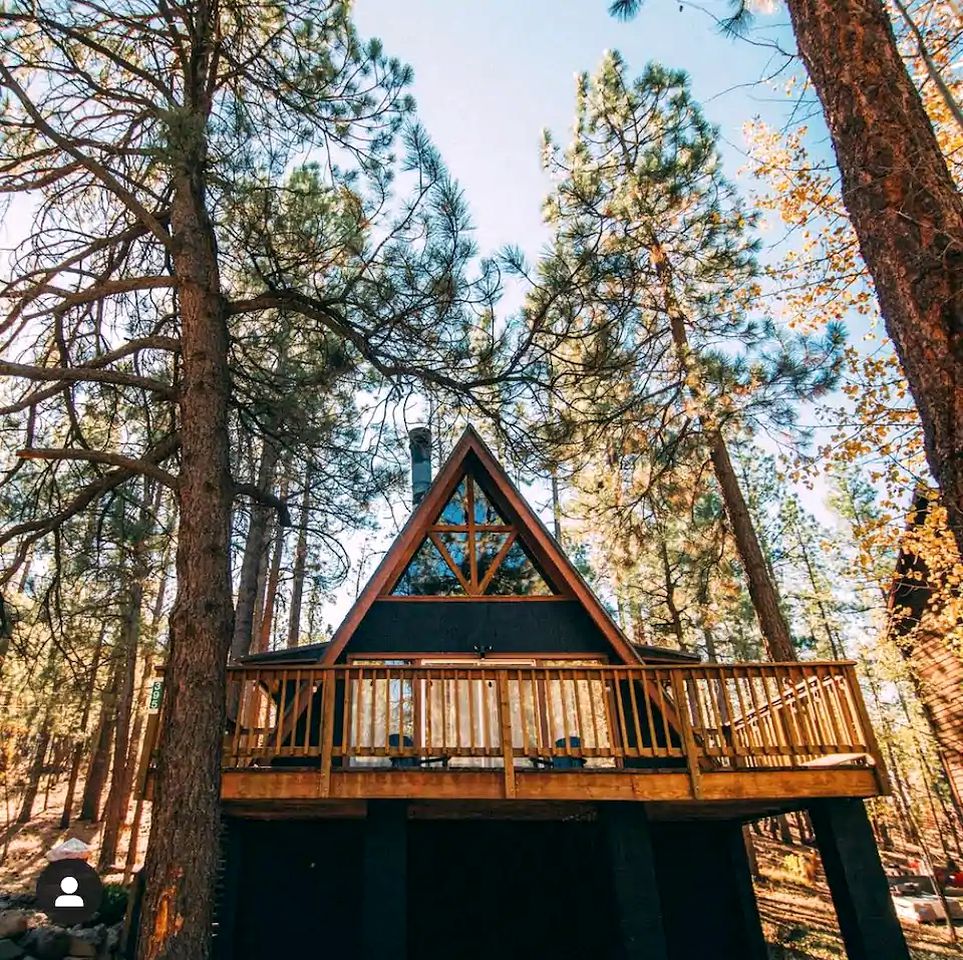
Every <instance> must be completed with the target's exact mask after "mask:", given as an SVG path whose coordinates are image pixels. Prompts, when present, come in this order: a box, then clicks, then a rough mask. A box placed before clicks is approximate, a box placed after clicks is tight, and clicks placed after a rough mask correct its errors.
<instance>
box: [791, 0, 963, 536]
mask: <svg viewBox="0 0 963 960" xmlns="http://www.w3.org/2000/svg"><path fill="white" fill-rule="evenodd" d="M788 6H789V13H790V16H791V17H792V22H793V27H794V28H795V31H796V38H797V41H798V44H799V52H800V54H801V55H802V58H803V60H804V62H805V64H806V67H807V69H808V71H809V75H810V77H811V78H812V82H813V85H814V87H815V88H816V92H817V93H818V94H819V99H820V100H821V101H822V105H823V111H824V113H825V116H826V123H827V125H828V127H829V132H830V134H831V136H832V140H833V146H834V148H835V151H836V160H837V162H838V164H839V169H840V172H841V174H842V194H843V202H844V203H845V205H846V209H847V211H848V212H849V217H850V220H851V221H852V223H853V227H854V229H855V231H856V235H857V237H858V238H859V246H860V250H861V252H862V255H863V259H864V260H865V261H866V265H867V267H868V268H869V271H870V273H871V274H872V276H873V280H874V282H875V284H876V293H877V296H878V297H879V304H880V310H881V312H882V315H883V319H884V321H885V323H886V330H887V332H888V333H889V335H890V337H891V338H892V340H893V344H894V346H895V348H896V353H897V355H898V356H899V359H900V361H901V363H902V365H903V370H904V372H905V373H906V379H907V380H908V382H909V387H910V391H911V392H912V394H913V399H914V400H915V401H916V407H917V409H918V410H919V414H920V419H921V420H922V423H923V433H924V437H925V441H926V458H927V461H928V463H929V466H930V469H931V470H932V471H933V475H934V476H935V477H936V478H937V479H938V480H939V483H940V488H941V490H942V493H943V502H944V504H945V505H946V508H947V512H948V515H949V524H950V528H951V529H952V531H953V534H954V536H955V537H956V542H957V546H958V547H959V549H960V552H961V553H963V197H961V196H960V193H959V191H958V190H957V187H956V184H955V183H954V182H953V178H952V177H951V176H950V173H949V170H948V169H947V166H946V161H945V159H944V157H943V154H942V152H941V151H940V147H939V144H938V143H937V140H936V135H935V133H934V132H933V127H932V126H931V124H930V121H929V118H928V117H927V115H926V111H925V110H924V108H923V104H922V101H921V100H920V97H919V94H918V93H917V91H916V87H915V86H914V84H913V81H912V79H911V78H910V76H909V74H908V73H907V71H906V67H905V65H904V63H903V60H902V58H901V57H900V53H899V49H898V47H897V44H896V39H895V37H894V35H893V28H892V24H891V22H890V19H889V16H888V15H887V12H886V9H885V7H884V5H883V3H882V2H881V0H788Z"/></svg>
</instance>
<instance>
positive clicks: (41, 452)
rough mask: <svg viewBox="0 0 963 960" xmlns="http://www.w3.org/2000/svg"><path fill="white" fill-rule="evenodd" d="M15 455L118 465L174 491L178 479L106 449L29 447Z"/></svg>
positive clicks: (156, 467) (146, 461)
mask: <svg viewBox="0 0 963 960" xmlns="http://www.w3.org/2000/svg"><path fill="white" fill-rule="evenodd" d="M17 456H18V457H19V458H20V459H21V460H84V461H86V462H88V463H103V464H106V465H107V466H110V467H119V468H121V469H122V470H126V471H127V472H128V473H140V474H144V475H146V476H148V477H152V478H153V479H154V480H157V481H158V482H160V483H162V484H164V486H166V487H170V489H171V490H174V491H176V490H177V488H178V480H177V477H175V476H174V475H173V474H170V473H168V472H167V471H166V470H163V469H161V468H160V467H158V466H157V465H156V464H154V463H151V462H150V461H149V460H138V459H136V458H134V457H125V456H124V455H123V454H121V453H111V452H110V451H108V450H71V449H68V448H65V447H29V448H27V449H26V450H18V451H17Z"/></svg>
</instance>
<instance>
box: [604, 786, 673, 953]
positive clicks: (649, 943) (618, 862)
mask: <svg viewBox="0 0 963 960" xmlns="http://www.w3.org/2000/svg"><path fill="white" fill-rule="evenodd" d="M598 818H599V826H600V828H601V831H602V835H603V839H604V843H605V847H606V849H607V852H608V857H609V869H610V871H611V877H612V891H613V894H614V901H615V909H616V912H617V915H618V924H619V929H620V931H621V938H620V939H621V941H622V947H623V952H622V956H623V957H624V958H625V960H668V956H669V953H668V947H667V945H666V938H665V929H664V925H663V922H662V905H661V901H660V899H659V884H658V881H657V879H656V874H655V861H654V858H653V853H652V837H651V835H650V832H649V819H648V817H647V816H646V813H645V807H644V806H643V805H642V804H641V803H633V802H631V801H627V802H612V803H602V804H600V805H599V812H598Z"/></svg>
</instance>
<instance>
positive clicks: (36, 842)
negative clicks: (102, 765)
mask: <svg viewBox="0 0 963 960" xmlns="http://www.w3.org/2000/svg"><path fill="white" fill-rule="evenodd" d="M82 789H83V784H80V785H78V787H77V798H78V800H77V803H76V804H75V807H74V810H75V811H76V810H77V808H78V807H79V797H80V793H81V790H82ZM66 793H67V785H66V782H61V783H59V784H56V785H54V786H53V787H51V789H50V791H49V794H46V795H45V794H44V792H43V791H41V792H40V793H39V794H38V796H37V800H36V802H35V804H34V815H33V818H32V819H31V820H30V821H29V823H15V822H14V821H15V820H16V817H17V812H18V811H19V809H20V802H19V801H20V797H19V796H18V795H17V794H15V793H11V794H10V795H8V796H6V797H3V796H0V893H33V886H34V881H35V880H36V877H37V875H38V874H39V873H40V871H41V870H42V869H43V867H44V866H45V864H46V862H47V860H46V854H47V851H48V850H50V848H51V847H55V846H57V844H59V843H63V842H64V841H65V840H69V839H70V838H71V837H76V838H77V839H78V840H83V842H84V843H86V844H87V845H88V846H90V847H91V855H90V862H91V864H92V865H96V863H97V855H98V853H99V852H100V834H101V829H102V824H99V823H96V824H95V823H88V822H86V821H83V820H74V821H73V822H72V823H71V824H70V826H69V827H67V828H66V829H64V828H62V827H61V826H60V815H61V813H62V812H63V806H64V799H65V797H66ZM129 832H130V831H129V830H128V829H124V831H123V832H122V833H121V837H120V843H119V851H120V853H119V856H118V863H117V864H116V865H115V866H116V869H115V870H112V871H110V872H108V873H106V874H105V875H104V877H103V879H104V880H105V881H107V882H111V883H120V882H121V881H122V880H123V870H124V867H123V864H124V860H125V858H126V856H127V836H128V833H129ZM149 832H150V805H149V804H147V805H145V807H144V816H143V818H142V824H141V829H140V841H139V845H138V850H139V852H140V858H139V861H138V863H137V866H138V867H139V866H140V865H141V863H142V862H143V856H144V851H146V849H147V837H148V834H149Z"/></svg>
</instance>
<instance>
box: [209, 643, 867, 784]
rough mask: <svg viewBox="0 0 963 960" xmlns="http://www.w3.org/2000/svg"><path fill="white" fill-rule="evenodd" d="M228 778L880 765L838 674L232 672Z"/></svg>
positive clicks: (814, 667) (450, 669) (854, 689)
mask: <svg viewBox="0 0 963 960" xmlns="http://www.w3.org/2000/svg"><path fill="white" fill-rule="evenodd" d="M228 683H229V689H228V704H229V709H228V713H229V719H228V723H227V732H226V736H225V742H224V766H225V768H227V769H245V768H250V767H264V766H273V767H278V766H282V767H315V768H318V769H320V770H321V771H322V773H323V774H324V775H325V777H326V778H327V777H329V776H330V774H331V771H332V769H335V770H337V769H338V768H342V769H343V768H360V767H369V766H384V767H394V768H424V769H430V768H433V767H436V766H437V767H444V768H448V769H453V768H466V767H471V768H479V767H499V768H501V769H502V770H504V771H505V773H506V776H512V775H513V774H512V771H513V770H515V769H526V768H527V769H533V768H541V769H550V770H565V769H573V768H578V769H587V770H595V769H597V770H605V769H613V768H622V769H632V768H644V769H651V770H660V769H665V770H671V769H681V770H688V772H689V775H690V776H691V777H692V778H693V787H694V788H695V787H697V782H698V779H699V778H700V777H701V776H702V775H703V774H704V773H706V772H711V771H719V770H740V769H743V770H749V769H754V768H768V769H773V768H777V769H793V768H798V767H804V766H812V765H819V764H822V763H827V762H839V763H843V762H854V763H860V762H870V763H875V764H877V765H880V757H879V749H878V746H877V744H876V741H875V738H874V736H873V731H872V728H871V726H870V723H869V720H868V717H867V714H866V708H865V705H864V703H863V699H862V696H861V694H860V690H859V685H858V682H857V679H856V673H855V669H854V666H853V664H852V663H813V662H804V663H791V664H789V663H784V664H771V663H766V664H763V663H747V664H699V665H684V666H645V667H643V666H638V667H622V666H577V667H573V666H525V667H518V666H498V665H495V664H493V665H492V666H465V667H456V666H432V667H414V666H393V665H372V664H364V665H358V664H352V665H344V666H335V667H325V668H321V667H315V666H290V667H278V668H270V669H267V668H263V667H254V666H235V667H231V668H229V671H228Z"/></svg>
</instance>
